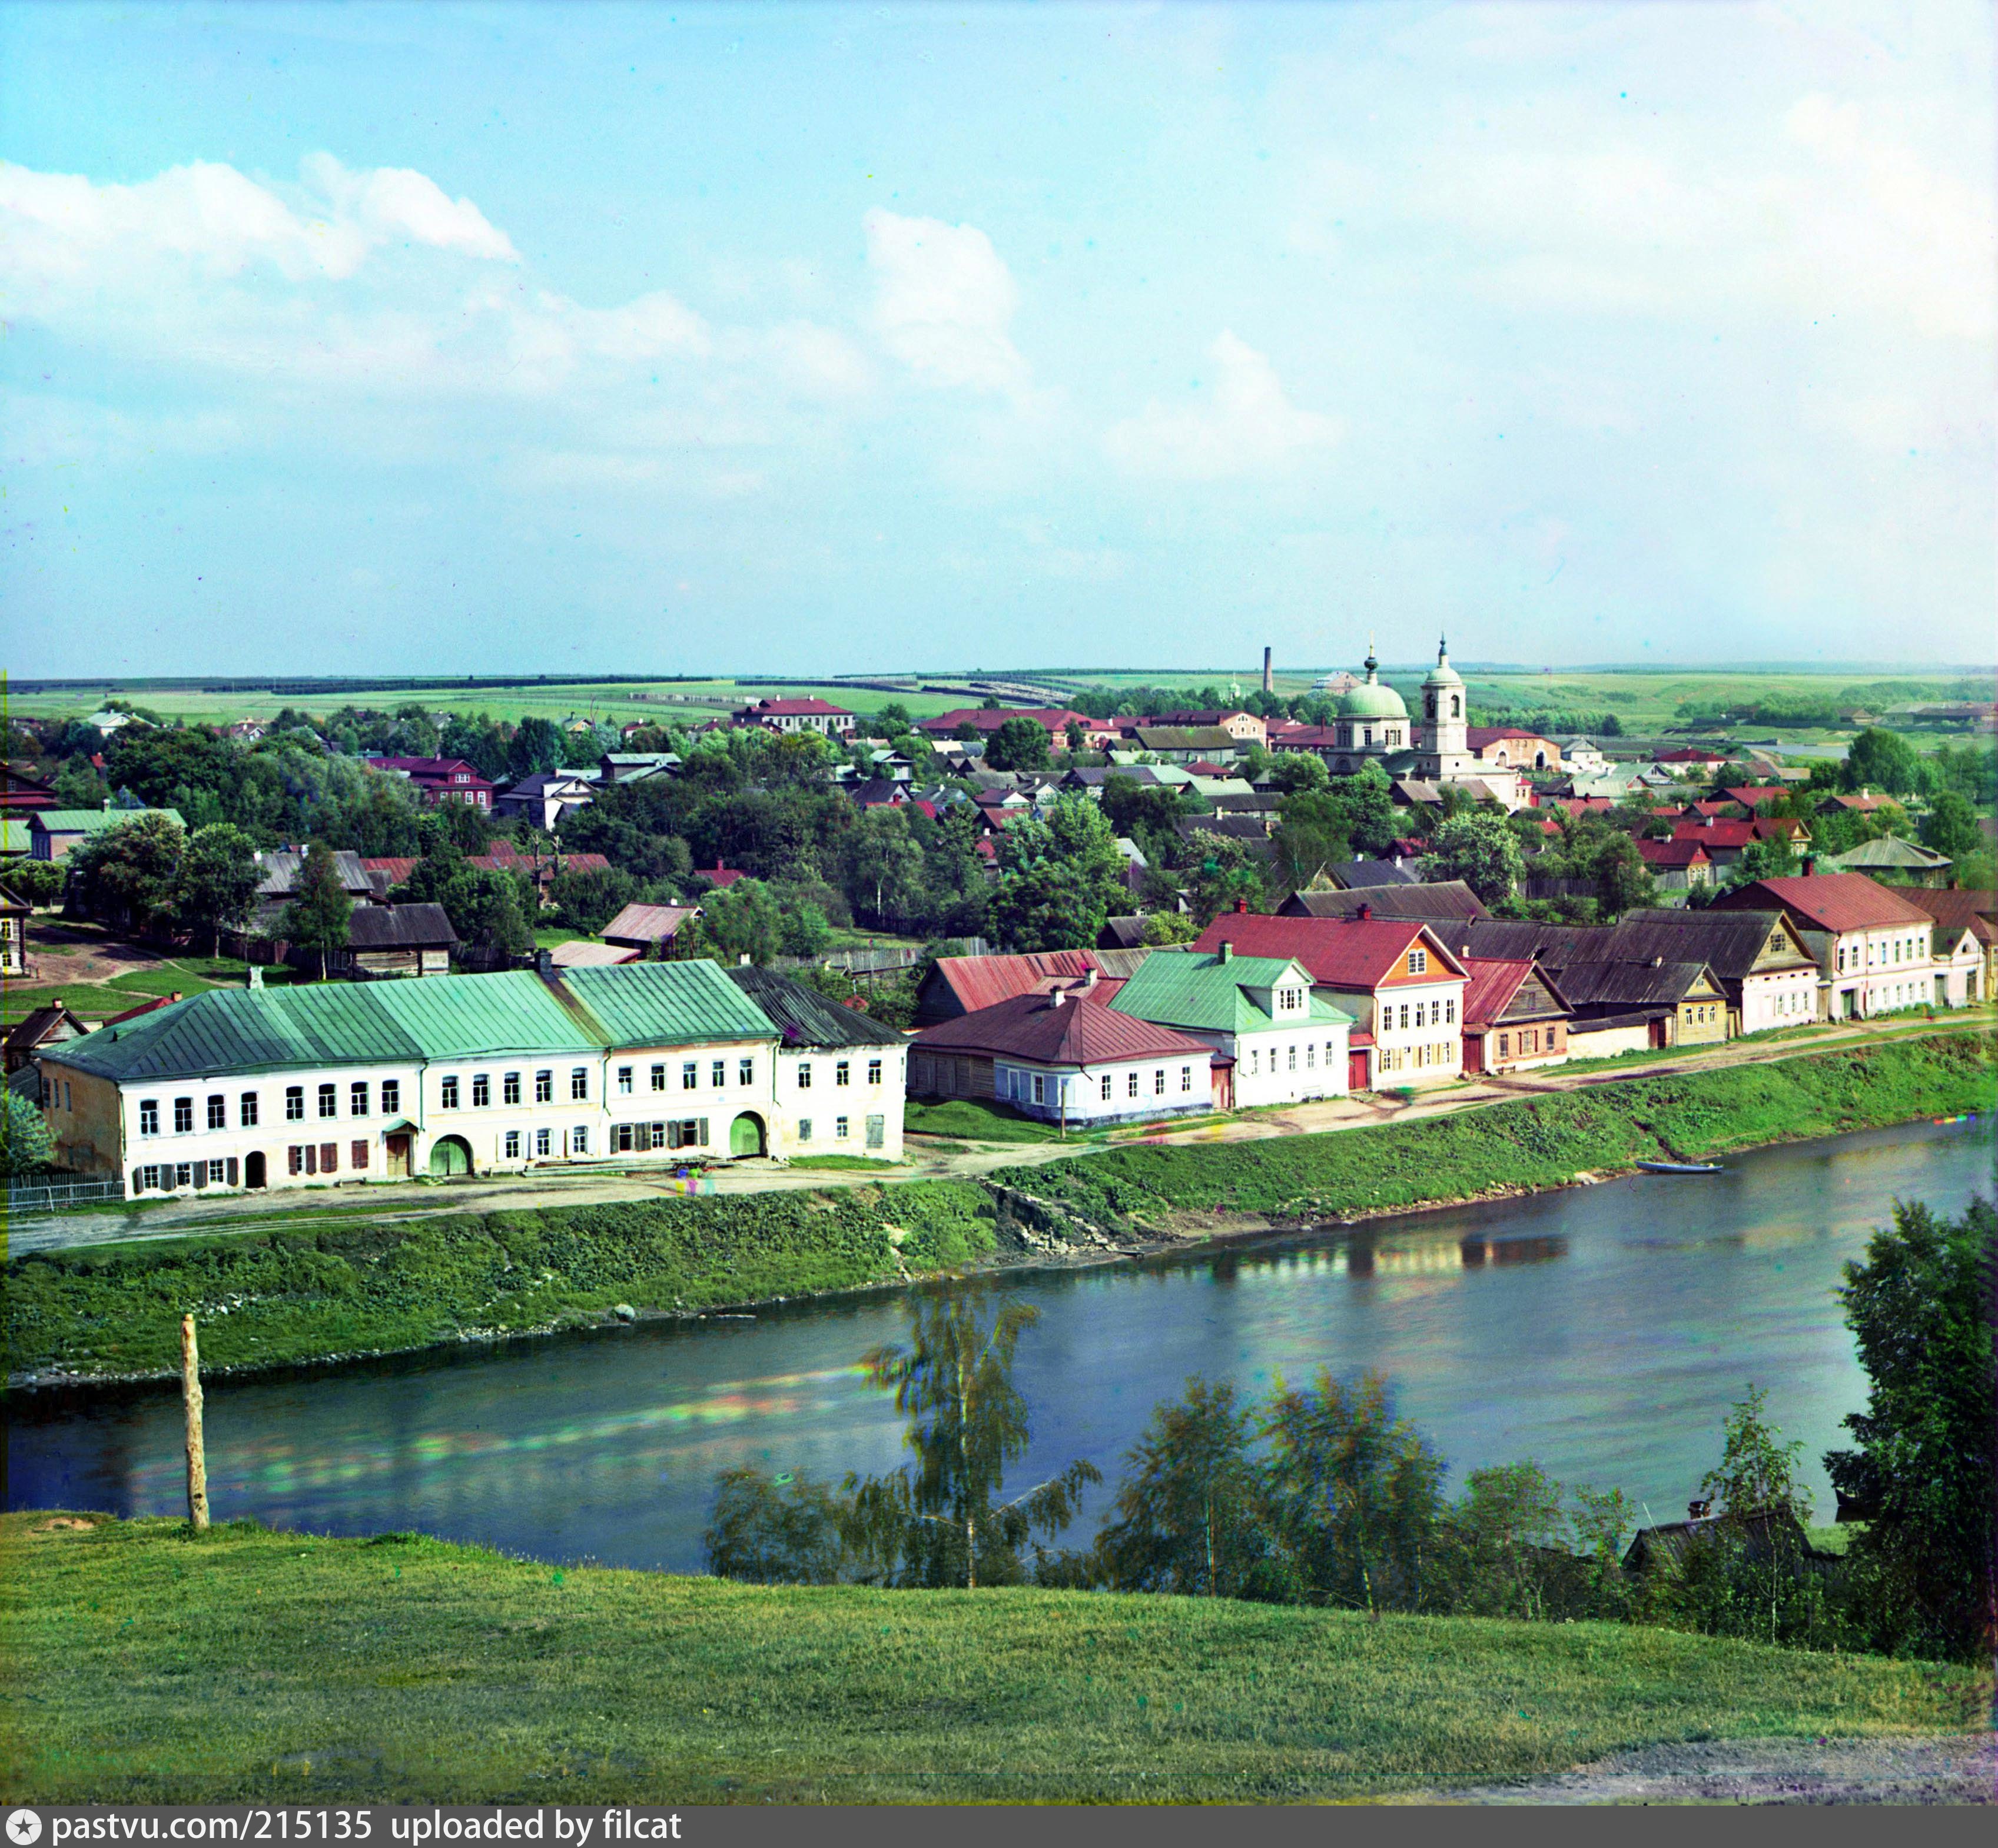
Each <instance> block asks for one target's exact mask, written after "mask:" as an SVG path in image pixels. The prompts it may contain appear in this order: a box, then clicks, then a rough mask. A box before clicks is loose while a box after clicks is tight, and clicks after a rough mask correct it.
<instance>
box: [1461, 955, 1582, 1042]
mask: <svg viewBox="0 0 1998 1848" xmlns="http://www.w3.org/2000/svg"><path fill="white" fill-rule="evenodd" d="M1464 968H1465V969H1467V970H1468V971H1469V972H1470V976H1471V979H1470V980H1469V981H1468V982H1467V983H1465V984H1464V1025H1465V1026H1466V1027H1467V1028H1480V1027H1488V1026H1490V1025H1491V1024H1492V1023H1493V1022H1494V1021H1496V1020H1497V1019H1498V1017H1499V1016H1500V1015H1501V1014H1503V1013H1504V1012H1505V1010H1506V1009H1507V1008H1508V1007H1510V1006H1511V1005H1512V1001H1513V998H1514V997H1516V995H1517V994H1518V993H1519V990H1521V989H1523V988H1524V987H1525V986H1526V983H1527V981H1528V980H1529V979H1530V978H1531V977H1533V976H1534V975H1535V974H1536V973H1537V974H1538V976H1539V978H1540V986H1542V987H1543V989H1545V990H1547V994H1548V996H1549V997H1550V999H1551V1000H1553V1002H1554V1007H1553V1008H1552V1009H1551V1010H1532V1011H1531V1012H1530V1014H1528V1015H1526V1016H1523V1017H1528V1018H1532V1019H1536V1020H1537V1019H1540V1018H1543V1017H1544V1014H1545V1013H1546V1012H1547V1011H1551V1012H1553V1013H1554V1014H1572V1013H1573V1012H1574V1011H1575V1010H1574V1009H1573V1008H1571V1007H1568V1006H1566V1005H1565V1004H1564V1002H1563V1000H1562V999H1561V991H1560V990H1558V989H1557V988H1556V987H1555V986H1554V982H1553V980H1552V979H1551V978H1550V976H1548V975H1547V972H1546V971H1545V970H1544V969H1543V970H1540V971H1536V970H1535V969H1534V967H1533V960H1532V959H1531V958H1530V957H1526V958H1514V957H1504V958H1499V957H1488V956H1474V957H1471V959H1469V960H1468V961H1467V962H1465V964H1464Z"/></svg>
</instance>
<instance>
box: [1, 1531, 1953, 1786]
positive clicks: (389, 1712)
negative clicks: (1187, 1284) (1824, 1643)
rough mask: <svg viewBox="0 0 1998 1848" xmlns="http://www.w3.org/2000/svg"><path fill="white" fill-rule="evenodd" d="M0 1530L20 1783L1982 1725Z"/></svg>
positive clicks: (1338, 1779) (1550, 1630)
mask: <svg viewBox="0 0 1998 1848" xmlns="http://www.w3.org/2000/svg"><path fill="white" fill-rule="evenodd" d="M50 1521H51V1518H50V1516H49V1515H46V1514H29V1515H7V1516H5V1517H4V1518H0V1557H4V1560H5V1572H4V1574H0V1585H3V1586H4V1589H0V1689H4V1691H5V1692H4V1696H0V1698H4V1700H5V1706H6V1712H7V1715H8V1718H9V1724H8V1725H6V1727H5V1745H4V1746H0V1754H4V1756H0V1794H4V1795H5V1798H6V1799H7V1800H9V1801H16V1802H19V1801H24V1800H32V1801H40V1802H50V1803H59V1802H81V1801H92V1802H124V1803H132V1802H224V1801H244V1800H246V1799H249V1798H256V1799H258V1800H259V1801H268V1800H278V1801H306V1800H308V1799H309V1800H311V1801H315V1802H316V1801H327V1800H331V1799H334V1798H375V1799H378V1800H385V1801H386V1800H402V1801H418V1802H433V1801H434V1802H472V1801H480V1802H487V1801H500V1802H541V1803H547V1802H585V1801H589V1802H606V1801H619V1802H626V1801H638V1802H661V1801H674V1802H681V1803H686V1802H693V1803H711V1802H721V1801H738V1802H741V1801H747V1802H753V1801H778V1802H814V1801H832V1802H870V1803H911V1802H914V1803H921V1802H932V1801H951V1800H959V1801H1025V1800H1042V1801H1058V1802H1077V1801H1102V1800H1106V1799H1107V1800H1111V1801H1117V1800H1125V1801H1132V1800H1135V1801H1202V1802H1215V1801H1232V1802H1241V1801H1273V1800H1295V1799H1298V1798H1311V1797H1324V1796H1334V1797H1336V1796H1350V1795H1360V1794H1366V1793H1367V1792H1370V1791H1387V1790H1394V1789H1408V1788H1411V1787H1417V1786H1420V1785H1422V1784H1429V1783H1435V1782H1439V1781H1443V1782H1452V1783H1455V1782H1485V1781H1491V1780H1493V1779H1495V1778H1505V1777H1523V1776H1527V1775H1530V1774H1535V1773H1540V1772H1547V1771H1551V1770H1559V1769H1561V1768H1564V1767H1567V1766H1568V1765H1571V1764H1573V1763H1577V1762H1578V1761H1581V1760H1587V1759H1589V1758H1593V1757H1596V1756H1600V1755H1602V1753H1607V1752H1610V1751H1613V1750H1618V1749H1619V1748H1623V1747H1627V1746H1638V1745H1643V1744H1647V1743H1655V1742H1661V1741H1667V1740H1682V1739H1706V1738H1740V1737H1754V1736H1791V1737H1796V1736H1806V1737H1810V1736H1817V1735H1819V1734H1821V1733H1822V1734H1830V1735H1835V1736H1857V1735H1865V1734H1879V1733H1893V1732H1901V1731H1938V1730H1962V1729H1969V1728H1971V1727H1972V1726H1974V1725H1976V1724H1977V1721H1978V1703H1979V1698H1980V1694H1981V1690H1980V1687H1979V1680H1978V1677H1976V1674H1975V1673H1974V1672H1973V1671H1972V1670H1964V1669H1957V1668H1951V1667H1938V1666H1935V1665H1932V1664H1926V1663H1908V1662H1893V1661H1886V1660H1879V1659H1875V1658H1868V1657H1864V1656H1830V1655H1812V1654H1807V1653H1803V1652H1802V1651H1796V1650H1779V1649H1768V1648H1764V1647H1761V1646H1757V1645H1754V1644H1750V1643H1742V1642H1724V1641H1720V1640H1716V1639H1710V1638H1706V1637H1700V1636H1684V1635H1679V1634H1676V1633H1675V1632H1670V1631H1665V1630H1654V1629H1626V1628H1623V1627H1621V1626H1619V1625H1609V1624H1564V1625H1553V1624H1540V1625H1527V1624H1512V1623H1498V1622H1482V1621H1479V1620H1478V1619H1474V1618H1407V1617H1388V1618H1383V1619H1382V1620H1381V1621H1380V1622H1378V1623H1370V1622H1367V1620H1366V1619H1365V1618H1364V1617H1362V1616H1360V1615H1356V1614H1353V1613H1350V1612H1346V1611H1324V1610H1305V1609H1298V1608H1277V1607H1271V1606H1265V1605H1255V1604H1235V1603H1230V1602H1229V1601H1225V1600H1217V1601H1207V1600H1197V1599H1187V1598H1146V1597H1105V1596H1092V1595H1090V1594H1083V1593H1063V1592H1049V1591H1025V1590H1016V1591H985V1592H980V1593H976V1594H965V1593H959V1592H936V1591H862V1590H857V1589H838V1590H828V1591H817V1590H807V1589H801V1588H779V1589H766V1588H763V1587H752V1586H746V1585H739V1584H727V1583H724V1582H722V1581H721V1580H713V1579H699V1578H672V1577H662V1576H658V1575H654V1574H651V1573H636V1572H612V1571H605V1570H595V1569H577V1570H568V1571H559V1570H552V1569H551V1568H550V1567H548V1566H545V1565H534V1564H531V1563H527V1562H524V1561H520V1560H509V1559H506V1558H503V1557H501V1556H500V1555H498V1554H496V1553H489V1552H485V1551H482V1550H479V1549H473V1548H469V1547H461V1546H450V1545H448V1544H446V1543H444V1542H441V1541H435V1540H426V1539H416V1538H414V1537H413V1536H404V1535H385V1536H383V1537H382V1538H380V1539H375V1540H338V1539H319V1538H315V1537H313V1536H309V1535H299V1534H282V1533H273V1532H267V1531H265V1530H264V1529H262V1528H257V1527H254V1526H253V1525H251V1524H249V1523H247V1522H242V1523H232V1524H230V1525H228V1526H226V1527H221V1528H216V1529H214V1530H213V1532H211V1533H210V1534H209V1535H207V1536H206V1538H204V1539H195V1538H194V1537H192V1535H188V1533H187V1532H186V1531H185V1528H183V1527H182V1526H181V1524H179V1523H178V1522H166V1521H144V1522H115V1521H110V1520H103V1521H100V1522H99V1523H98V1525H95V1526H93V1527H92V1528H87V1529H82V1530H74V1529H70V1528H54V1527H52V1526H51V1525H50Z"/></svg>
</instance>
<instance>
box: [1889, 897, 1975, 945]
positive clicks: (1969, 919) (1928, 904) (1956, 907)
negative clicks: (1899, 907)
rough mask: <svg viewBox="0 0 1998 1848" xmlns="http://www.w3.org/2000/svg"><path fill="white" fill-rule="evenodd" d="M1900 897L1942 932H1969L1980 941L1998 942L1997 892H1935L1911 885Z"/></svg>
mask: <svg viewBox="0 0 1998 1848" xmlns="http://www.w3.org/2000/svg"><path fill="white" fill-rule="evenodd" d="M1902 896H1903V897H1905V898H1906V900H1907V901H1908V903H1910V904H1911V905H1918V906H1920V907H1921V909H1922V910H1924V911H1926V912H1927V914H1929V916H1930V917H1933V918H1934V920H1935V921H1936V922H1937V924H1939V925H1941V927H1942V928H1943V929H1944V930H1946V931H1965V930H1968V931H1974V932H1975V933H1976V936H1977V939H1978V941H1979V942H1980V943H1987V944H1988V943H1993V942H1998V892H1992V891H1983V892H1973V891H1957V892H1936V891H1931V890H1928V889H1925V888H1923V887H1920V886H1911V887H1910V888H1908V889H1906V891H1905V892H1904V893H1903V894H1902Z"/></svg>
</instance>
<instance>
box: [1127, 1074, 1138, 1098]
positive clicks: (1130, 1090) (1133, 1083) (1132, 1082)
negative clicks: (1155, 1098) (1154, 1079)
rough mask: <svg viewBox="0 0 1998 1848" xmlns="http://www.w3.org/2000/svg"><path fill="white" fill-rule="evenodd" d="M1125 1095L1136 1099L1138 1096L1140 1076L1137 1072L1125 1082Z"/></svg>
mask: <svg viewBox="0 0 1998 1848" xmlns="http://www.w3.org/2000/svg"><path fill="white" fill-rule="evenodd" d="M1124 1094H1125V1096H1126V1097H1136V1096H1137V1094H1138V1074H1137V1073H1136V1072H1133V1073H1132V1074H1131V1076H1129V1078H1128V1079H1125V1087H1124Z"/></svg>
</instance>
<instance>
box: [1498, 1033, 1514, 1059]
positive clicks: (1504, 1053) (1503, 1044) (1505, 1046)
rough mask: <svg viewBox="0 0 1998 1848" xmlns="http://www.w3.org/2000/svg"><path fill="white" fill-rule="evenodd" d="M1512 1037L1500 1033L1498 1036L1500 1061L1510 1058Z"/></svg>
mask: <svg viewBox="0 0 1998 1848" xmlns="http://www.w3.org/2000/svg"><path fill="white" fill-rule="evenodd" d="M1498 1056H1499V1057H1500V1058H1501V1059H1509V1058H1510V1057H1511V1056H1512V1035H1511V1034H1509V1033H1502V1034H1500V1035H1498Z"/></svg>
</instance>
